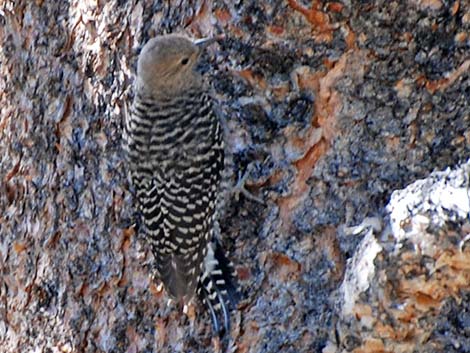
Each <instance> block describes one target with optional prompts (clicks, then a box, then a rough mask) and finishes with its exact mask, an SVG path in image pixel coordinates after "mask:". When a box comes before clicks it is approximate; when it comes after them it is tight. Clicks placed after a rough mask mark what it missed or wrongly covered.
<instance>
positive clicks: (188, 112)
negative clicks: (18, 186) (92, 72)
mask: <svg viewBox="0 0 470 353" xmlns="http://www.w3.org/2000/svg"><path fill="white" fill-rule="evenodd" d="M217 40H218V38H204V39H200V40H192V39H189V38H188V37H186V36H183V35H179V34H167V35H160V36H156V37H154V38H152V39H150V40H149V41H148V42H147V43H146V44H145V45H144V46H143V48H142V50H141V52H140V54H139V57H138V60H137V74H136V78H135V83H134V98H133V102H132V106H131V109H130V111H129V114H127V116H126V118H125V126H124V146H125V152H126V155H127V165H128V169H129V174H130V179H131V184H132V185H133V188H134V191H135V196H136V199H137V201H138V204H139V212H140V215H141V217H142V222H141V223H142V225H143V233H144V238H145V240H146V243H147V244H148V246H149V248H150V250H151V252H152V254H153V256H154V258H155V268H156V274H157V277H158V278H159V279H160V280H161V281H162V283H163V285H164V287H165V289H166V291H167V293H168V294H169V296H170V298H172V299H175V300H176V301H178V302H183V303H191V301H192V300H193V299H195V298H198V299H199V300H201V301H202V302H203V304H204V305H205V307H206V308H207V310H208V313H209V315H210V317H211V321H212V326H213V329H214V331H215V332H216V333H217V334H218V335H219V336H221V337H222V336H224V334H225V333H226V332H229V330H230V311H231V310H233V309H234V308H236V305H237V302H238V300H239V289H238V283H237V278H236V274H235V272H234V267H233V264H232V263H231V262H230V261H229V260H228V256H227V253H226V252H225V250H224V249H223V247H222V241H221V235H220V227H219V225H218V217H219V204H220V193H221V181H222V178H223V174H224V173H223V170H224V158H225V157H224V156H225V154H224V139H223V130H222V127H221V123H220V121H219V120H220V119H219V118H218V116H217V114H216V112H215V109H214V99H213V98H212V95H211V94H210V89H209V85H208V84H207V82H206V79H205V77H204V76H203V75H201V74H200V73H199V72H198V71H197V70H196V66H197V64H198V62H199V59H200V56H201V54H202V53H203V52H204V51H205V50H206V48H207V47H208V46H209V45H210V44H212V43H214V42H215V41H217Z"/></svg>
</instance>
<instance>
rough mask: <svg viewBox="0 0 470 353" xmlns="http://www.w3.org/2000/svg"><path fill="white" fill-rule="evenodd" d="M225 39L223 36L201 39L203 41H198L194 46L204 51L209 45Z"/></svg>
mask: <svg viewBox="0 0 470 353" xmlns="http://www.w3.org/2000/svg"><path fill="white" fill-rule="evenodd" d="M221 39H223V36H222V35H220V36H215V37H209V38H201V39H196V40H195V41H194V44H195V45H196V46H197V47H198V48H199V50H200V51H203V50H204V49H205V48H207V47H208V46H209V45H211V44H212V43H215V42H217V41H219V40H221Z"/></svg>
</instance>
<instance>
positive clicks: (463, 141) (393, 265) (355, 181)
mask: <svg viewBox="0 0 470 353" xmlns="http://www.w3.org/2000/svg"><path fill="white" fill-rule="evenodd" d="M469 14H470V3H469V2H468V1H463V0H461V1H458V0H456V1H444V0H408V1H385V0H383V1H381V0H375V1H341V2H340V1H338V2H327V1H324V2H322V1H312V2H309V1H301V0H286V1H280V0H274V1H252V0H249V1H210V0H194V1H169V2H167V1H165V2H163V1H152V0H145V1H134V0H112V1H92V0H86V1H81V0H72V1H69V2H65V1H43V0H36V1H32V0H23V1H21V0H18V1H9V0H4V1H2V2H0V180H1V187H0V352H2V353H10V352H211V351H217V342H216V340H213V339H212V338H211V327H210V320H209V318H208V316H207V315H206V314H205V313H204V311H203V309H202V308H201V307H200V306H198V307H196V308H195V309H194V310H195V311H194V312H190V313H189V316H186V315H184V314H183V313H182V312H181V310H180V309H179V308H178V307H177V306H176V305H175V304H172V305H167V299H168V298H167V296H166V294H165V292H158V291H157V285H158V282H156V281H154V280H152V278H151V273H152V261H153V258H152V256H151V254H150V253H149V251H148V248H147V247H146V246H145V243H144V242H143V241H142V239H141V238H140V237H139V235H138V234H136V232H135V231H134V228H133V227H132V226H131V225H132V224H133V223H134V222H135V214H134V207H133V196H132V193H131V191H130V190H129V184H128V179H127V172H126V169H125V164H124V156H123V151H122V148H121V136H122V119H123V115H124V112H125V109H126V105H128V104H130V102H131V100H132V84H133V81H134V73H135V63H136V58H137V55H138V53H139V50H140V49H141V47H142V46H143V44H145V42H146V41H147V40H148V39H149V38H151V37H152V36H154V35H157V34H162V33H169V32H183V31H185V32H186V33H187V34H188V35H189V36H191V37H194V38H200V37H206V36H211V35H216V34H224V36H225V39H224V40H222V41H221V42H220V43H219V44H218V45H214V46H212V47H211V48H210V50H209V51H208V53H207V55H206V56H205V58H204V60H203V62H202V63H201V65H200V68H199V69H200V70H202V71H203V72H205V73H206V75H208V76H209V77H210V79H211V81H212V85H213V88H214V95H215V97H216V99H217V101H218V108H219V110H220V113H221V115H222V116H223V118H224V124H225V125H226V130H227V142H228V149H229V150H230V151H231V152H232V153H233V156H234V170H233V174H234V175H238V174H243V173H245V172H246V173H248V177H247V181H246V187H247V189H248V190H249V191H250V192H251V193H253V194H254V195H256V196H258V197H261V198H263V199H264V202H265V204H264V205H261V204H259V203H257V202H256V201H253V200H251V199H248V198H246V197H244V196H243V195H240V197H239V198H238V199H237V198H236V197H233V198H231V199H230V200H228V209H227V211H226V213H225V215H224V218H223V219H222V221H221V226H222V232H223V234H224V237H225V243H226V244H225V246H226V248H228V249H229V250H230V253H231V258H232V260H233V262H234V263H235V265H236V268H237V272H238V275H239V278H240V281H241V284H242V287H243V292H244V296H245V300H244V302H243V303H242V304H241V305H240V308H239V311H238V312H237V313H236V314H235V319H234V324H233V330H232V337H233V339H234V341H235V342H236V344H237V346H238V352H241V353H245V352H260V353H262V352H305V353H307V352H309V353H310V352H324V353H329V352H342V351H345V352H348V351H354V352H356V353H359V352H390V351H394V352H399V351H401V352H431V351H432V349H435V351H436V352H438V351H440V350H439V349H445V350H446V351H449V352H466V351H470V348H469V347H470V344H469V343H468V341H469V339H468V326H469V325H468V324H467V323H468V318H467V317H466V316H464V315H463V314H461V312H463V311H465V310H468V309H467V307H468V302H469V296H470V295H469V294H468V293H469V291H468V290H469V284H468V283H470V282H469V281H466V282H465V281H464V280H463V279H468V277H467V275H468V268H470V267H466V266H467V265H466V264H465V262H464V259H463V258H461V257H457V256H460V255H455V254H457V253H456V251H457V250H458V251H463V253H464V251H465V249H466V248H465V246H464V247H463V248H462V250H460V249H458V248H457V247H455V246H454V248H455V249H454V248H453V247H451V244H452V242H453V243H455V244H459V242H460V241H461V240H462V238H463V237H464V236H465V234H468V233H469V228H468V216H467V218H466V219H467V222H465V221H462V217H460V216H459V217H460V218H458V219H453V218H452V217H450V216H449V217H448V215H447V213H444V215H443V214H442V213H439V212H437V213H436V214H437V215H438V216H439V215H440V216H441V217H443V220H442V222H441V223H439V222H437V223H432V224H434V225H435V227H434V228H435V229H433V232H434V233H433V232H431V231H430V232H429V234H434V236H436V237H437V235H436V234H441V233H439V229H442V232H445V233H446V234H451V235H452V236H451V238H450V240H448V238H447V237H445V239H447V240H446V241H443V242H432V244H433V246H434V247H437V248H438V250H439V249H440V250H441V252H443V253H444V252H445V253H451V254H454V255H453V256H456V257H452V256H451V257H446V258H442V257H438V256H437V255H436V254H441V252H439V251H437V252H436V253H434V252H433V253H432V254H433V256H434V255H436V257H435V258H433V259H434V260H435V261H438V260H439V261H440V262H439V261H438V263H437V265H436V266H437V267H436V268H437V269H441V270H442V266H444V265H442V264H445V266H446V268H451V269H452V271H455V272H450V273H447V272H446V276H442V277H437V278H434V277H433V281H432V283H433V285H434V286H433V287H432V289H433V291H435V292H436V293H441V294H442V293H444V292H442V288H449V287H450V288H455V290H451V291H448V292H445V293H446V295H441V294H440V295H436V296H433V295H432V292H430V291H426V292H425V293H421V292H419V291H418V292H419V293H418V292H413V291H412V289H410V288H411V287H412V288H415V287H414V286H411V284H410V283H409V282H405V281H402V282H400V281H399V282H398V283H400V287H399V288H398V289H397V288H392V289H393V290H392V289H390V287H387V285H388V284H387V283H388V282H387V281H386V279H387V278H392V279H394V280H395V279H397V280H403V279H404V278H406V279H409V278H410V277H413V276H416V277H419V276H421V277H419V278H424V277H426V274H428V275H429V273H427V272H426V271H427V270H429V267H428V268H427V269H426V271H425V269H424V268H421V267H419V269H417V270H416V271H414V270H410V268H411V267H410V266H411V265H410V264H409V263H407V262H406V261H404V260H403V257H400V256H405V255H407V256H408V257H406V256H405V260H406V259H408V260H409V261H412V262H413V264H415V265H416V264H423V261H424V262H425V261H426V260H427V259H428V258H429V253H423V252H422V251H421V249H420V247H419V246H416V244H415V243H413V241H414V240H412V241H411V240H410V243H409V244H408V245H410V244H411V245H414V246H404V247H397V249H396V250H394V251H395V252H394V253H393V254H392V253H388V252H387V251H388V250H389V249H388V248H386V247H384V244H383V243H380V241H382V240H383V239H379V238H378V237H379V235H380V234H381V233H378V232H374V233H371V232H370V231H369V232H359V233H358V235H351V232H349V231H345V229H346V230H347V229H350V228H349V227H351V226H356V225H358V224H361V223H362V222H363V220H364V219H366V218H367V217H369V219H376V220H377V219H378V220H379V223H381V224H382V225H386V224H388V218H387V217H389V215H388V212H389V211H387V209H386V205H387V204H388V203H389V201H390V198H391V195H392V193H393V191H394V190H397V189H404V188H405V187H406V186H407V185H409V184H411V183H413V182H415V181H416V180H418V179H422V178H426V177H428V176H429V175H430V173H431V172H432V171H434V170H444V169H445V168H446V167H452V168H454V169H455V168H457V166H458V165H459V164H460V163H463V162H465V161H467V159H468V158H469V157H470V106H469V102H470V76H469V71H470V57H469V54H468V53H469V52H470V15H469ZM462 170H464V171H465V173H466V174H465V175H466V178H467V179H466V180H467V184H465V185H466V186H465V185H464V186H462V188H465V187H466V188H467V190H468V166H467V167H462ZM462 185H463V184H462ZM459 187H460V186H459ZM433 190H434V189H433ZM424 200H425V199H424ZM389 207H390V206H389ZM413 207H414V206H413ZM423 212H424V213H425V211H423ZM430 212H434V211H430ZM426 215H427V216H426V217H428V216H429V217H431V216H430V215H434V213H429V214H426ZM371 217H372V218H371ZM433 217H434V216H433ZM436 217H437V216H436ZM405 218H406V217H405ZM463 219H465V217H464V216H463ZM364 234H366V235H364ZM394 234H395V233H394ZM426 234H428V233H426ZM429 234H428V236H429ZM440 236H442V235H440ZM442 237H443V236H442ZM374 239H375V240H374ZM377 239H378V240H377ZM413 239H414V238H413ZM439 239H441V238H439ZM442 239H444V238H442ZM367 241H368V243H367V244H374V242H376V243H377V244H379V245H378V246H376V247H375V248H374V247H373V249H375V250H374V251H375V252H374V251H373V252H372V254H373V256H374V257H373V259H372V260H371V261H372V265H370V264H371V261H366V262H361V261H359V260H360V259H361V258H362V257H361V254H362V253H363V252H364V249H367V246H366V245H367V244H365V242H367ZM397 242H400V244H401V242H405V243H406V240H404V238H403V239H402V238H401V239H400V240H399V241H398V240H397ZM455 244H454V245H455ZM379 249H380V250H379ZM384 249H385V250H384ZM449 249H450V250H449ZM376 250H377V251H376ZM361 251H362V252H361ZM390 251H391V250H390ZM426 254H427V255H426ZM369 255H370V253H369ZM370 256H372V255H370ZM375 256H377V259H376V258H375ZM353 259H357V260H358V261H359V262H358V263H364V264H366V265H367V266H366V269H367V268H368V269H369V270H370V271H371V273H372V274H371V276H373V275H374V274H376V273H379V272H380V271H378V272H377V269H374V268H373V267H374V266H380V269H381V270H383V272H380V273H382V274H384V276H382V277H377V278H375V281H374V286H372V287H370V286H369V287H359V288H360V289H358V290H357V291H358V292H361V291H363V290H365V289H364V288H369V289H368V292H367V293H366V294H365V295H364V294H361V295H360V296H359V297H360V300H362V301H365V302H360V301H359V302H358V301H357V300H356V299H354V300H351V301H350V302H349V304H348V306H347V308H348V310H347V311H344V310H345V309H344V302H343V301H342V299H341V298H342V297H341V295H342V294H341V293H343V292H342V290H344V288H345V287H347V286H348V285H350V284H351V283H353V284H354V283H356V282H355V279H354V277H351V276H349V275H347V274H348V273H350V271H351V266H353V265H352V262H353ZM400 259H401V260H403V261H404V262H403V261H401V260H400ZM449 259H450V260H449ZM434 260H433V261H434ZM457 260H459V261H457ZM374 261H375V262H374ZM446 261H447V262H446ZM374 264H375V265H374ZM441 265H442V266H441ZM371 266H372V270H371ZM407 266H408V267H407ZM416 266H417V265H416ZM433 266H434V263H433ZM439 266H441V267H439ZM413 268H414V267H413ZM433 268H434V267H433ZM392 270H393V271H394V272H393V271H392ZM390 271H392V272H390ZM345 273H346V276H345ZM444 277H445V281H443V282H440V278H444ZM367 278H369V279H370V278H372V279H374V278H373V277H367ZM453 280H454V281H459V282H452V281H453ZM416 283H427V282H426V281H424V282H419V281H418V282H414V284H416ZM402 284H403V285H404V284H407V285H408V287H403V286H402ZM423 285H424V284H423ZM353 287H354V286H353ZM349 288H351V287H349ZM354 288H356V287H354ZM387 289H388V290H387ZM403 290H406V291H405V292H403ZM357 291H356V292H357ZM361 293H362V292H361ZM384 293H385V294H386V296H387V298H391V299H390V301H387V303H388V304H389V303H390V302H392V303H398V301H397V302H395V299H400V298H401V299H403V293H405V294H406V295H408V297H407V298H409V297H410V296H412V295H411V294H410V293H418V294H413V298H415V302H412V303H411V304H412V305H411V304H410V308H411V309H410V308H409V309H408V310H411V311H407V314H408V316H406V317H405V316H404V315H401V316H400V315H398V316H393V315H392V311H393V310H395V307H394V306H393V305H392V306H391V307H390V308H391V309H390V310H392V309H393V310H392V311H387V310H388V309H387V310H385V309H383V308H384V306H383V301H381V300H382V299H383V297H381V295H383V294H384ZM354 298H356V297H354ZM416 302H417V303H418V304H416ZM387 308H388V307H387ZM396 308H399V309H403V307H401V306H400V305H397V306H396ZM382 309H383V310H385V314H384V312H382V311H380V310H382ZM412 309H414V310H418V311H419V315H418V314H416V313H415V312H414V311H413V310H412ZM397 310H398V309H397ZM393 313H395V314H396V312H395V311H393ZM414 313H415V314H414ZM375 314H377V315H379V314H380V316H378V318H377V317H375V316H374V315H375ZM462 315H463V316H462ZM371 317H374V319H372V318H371ZM436 317H437V318H438V319H436ZM361 318H362V321H361ZM413 318H419V320H420V321H419V322H420V323H421V324H422V325H421V326H419V330H422V331H419V330H418V329H417V330H418V331H419V332H418V331H416V330H415V331H412V330H411V331H406V330H405V329H403V327H402V326H400V325H401V323H402V321H400V320H411V321H410V322H413V321H412V319H413ZM459 320H460V321H459ZM465 327H466V328H467V329H464V328H465ZM408 328H409V327H408ZM429 332H431V334H429ZM402 341H403V342H405V343H406V345H405V343H403V344H401V343H400V342H402ZM397 342H398V343H397Z"/></svg>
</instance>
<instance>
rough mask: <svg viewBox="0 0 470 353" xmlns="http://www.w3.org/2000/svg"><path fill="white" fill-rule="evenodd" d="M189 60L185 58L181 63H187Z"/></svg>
mask: <svg viewBox="0 0 470 353" xmlns="http://www.w3.org/2000/svg"><path fill="white" fill-rule="evenodd" d="M188 62H189V59H188V58H184V59H183V60H181V65H186V64H187V63H188Z"/></svg>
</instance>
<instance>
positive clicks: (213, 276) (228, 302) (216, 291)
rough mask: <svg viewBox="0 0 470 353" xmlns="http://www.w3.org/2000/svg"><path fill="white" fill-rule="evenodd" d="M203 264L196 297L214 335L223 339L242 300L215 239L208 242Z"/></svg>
mask: <svg viewBox="0 0 470 353" xmlns="http://www.w3.org/2000/svg"><path fill="white" fill-rule="evenodd" d="M204 265H205V266H204V267H205V270H204V273H203V274H202V276H201V278H200V280H199V284H198V289H197V294H198V297H199V299H200V300H201V301H202V302H203V303H204V305H205V306H206V308H207V310H208V312H209V314H210V316H211V319H212V326H213V328H214V332H215V333H217V334H218V335H219V337H221V338H222V337H223V336H224V335H225V333H228V332H230V311H231V310H232V309H235V308H236V306H237V304H238V301H239V300H240V297H241V294H240V290H239V287H238V281H237V276H236V273H235V271H234V268H233V264H232V263H231V262H230V261H229V260H228V259H227V257H226V256H225V253H224V250H223V249H222V246H221V245H220V243H219V242H218V241H217V240H215V241H213V242H211V243H209V245H208V251H207V255H206V258H205V261H204ZM222 323H223V324H222Z"/></svg>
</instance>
